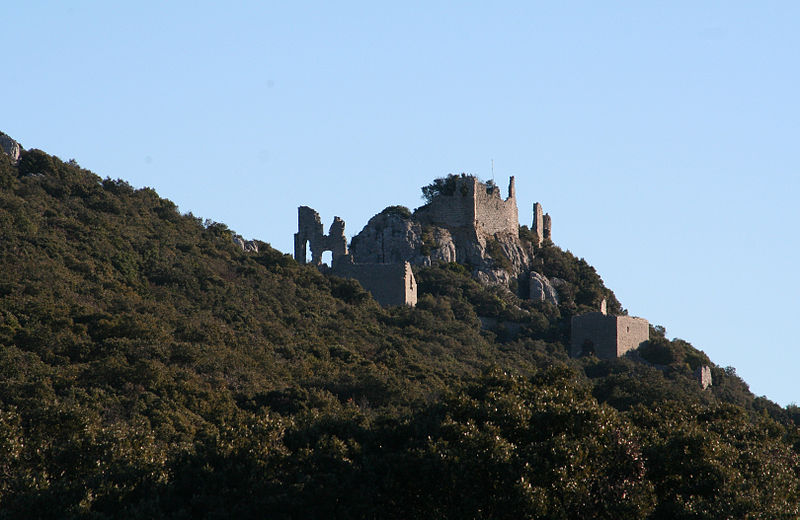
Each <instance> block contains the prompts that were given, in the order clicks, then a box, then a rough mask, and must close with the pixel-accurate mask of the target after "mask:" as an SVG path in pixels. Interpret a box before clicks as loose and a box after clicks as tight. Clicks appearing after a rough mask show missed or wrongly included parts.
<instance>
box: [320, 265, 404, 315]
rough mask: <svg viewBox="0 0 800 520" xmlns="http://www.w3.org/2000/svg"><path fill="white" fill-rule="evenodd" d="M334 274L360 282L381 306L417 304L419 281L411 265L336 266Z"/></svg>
mask: <svg viewBox="0 0 800 520" xmlns="http://www.w3.org/2000/svg"><path fill="white" fill-rule="evenodd" d="M332 273H333V274H334V275H336V276H340V277H342V278H352V279H354V280H358V282H359V283H360V284H361V286H362V287H364V289H366V290H367V291H369V292H370V294H372V297H373V298H375V300H376V301H377V302H378V303H380V304H381V305H409V306H411V307H414V306H415V305H416V304H417V281H416V279H415V278H414V273H413V272H412V270H411V264H409V263H408V262H402V263H397V264H353V263H348V262H339V263H336V264H334V267H333V269H332Z"/></svg>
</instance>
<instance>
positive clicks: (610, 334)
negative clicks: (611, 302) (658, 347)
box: [570, 312, 650, 359]
mask: <svg viewBox="0 0 800 520" xmlns="http://www.w3.org/2000/svg"><path fill="white" fill-rule="evenodd" d="M648 339H650V326H649V323H648V322H647V320H645V319H642V318H633V317H630V316H608V315H606V314H604V313H602V312H590V313H588V314H582V315H580V316H573V317H572V338H571V341H570V355H571V356H572V357H580V356H584V355H591V354H594V355H595V356H597V357H599V358H600V359H614V358H617V357H619V356H623V355H625V353H626V352H628V351H629V350H632V349H635V348H638V347H639V345H641V344H642V343H644V342H645V341H647V340H648Z"/></svg>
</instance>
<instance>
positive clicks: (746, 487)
mask: <svg viewBox="0 0 800 520" xmlns="http://www.w3.org/2000/svg"><path fill="white" fill-rule="evenodd" d="M287 218H290V216H287ZM527 233H529V231H528V230H527V228H524V227H523V228H521V229H520V238H521V239H523V240H526V236H527V235H526V234H527ZM0 239H1V240H2V248H1V249H0V518H37V517H38V518H196V517H209V518H211V517H213V518H224V517H239V518H256V517H258V518H261V517H264V516H267V517H270V518H513V517H521V518H525V517H530V518H609V519H611V518H614V519H619V518H631V519H633V518H654V519H668V518H669V519H672V518H796V517H797V515H798V513H800V511H798V499H799V498H800V495H799V493H800V476H799V475H798V467H799V466H798V464H797V462H798V459H797V457H798V450H800V436H798V429H797V424H798V421H800V413H798V409H797V408H796V407H789V408H781V407H779V406H777V405H775V404H774V403H772V402H770V401H768V400H766V399H764V398H755V397H754V396H753V395H752V394H751V393H750V392H749V389H748V387H747V385H746V384H745V383H744V382H743V381H742V380H741V379H740V378H739V377H738V376H737V375H736V373H735V370H734V369H732V368H730V367H728V368H720V367H717V366H715V365H713V363H711V361H713V360H708V358H707V357H706V356H705V354H704V353H702V352H701V351H699V350H697V349H695V348H694V347H692V345H690V344H689V343H687V342H685V341H681V340H672V341H670V340H668V339H666V337H665V334H664V332H665V331H664V330H663V329H661V328H659V327H655V328H654V329H653V330H652V331H651V340H650V342H649V343H648V344H647V345H645V346H643V347H642V348H640V349H639V352H638V353H637V355H636V356H633V357H630V358H622V359H617V360H613V361H599V360H597V359H596V358H592V357H589V358H581V359H579V360H571V359H569V358H568V357H567V354H566V345H567V344H568V339H569V323H570V318H571V317H572V316H573V315H574V314H577V313H581V312H585V311H587V310H593V309H594V306H595V305H596V303H597V302H598V301H599V300H601V299H602V298H606V299H608V301H609V308H610V311H611V312H613V313H622V312H624V311H623V308H622V306H621V305H620V303H619V302H618V301H617V300H616V298H614V295H613V293H612V292H611V291H610V290H608V289H607V288H605V287H604V285H603V283H602V280H601V278H600V277H599V276H598V274H597V273H596V272H595V270H594V269H593V268H592V267H591V266H590V265H589V264H588V263H587V262H586V261H584V260H583V259H578V258H576V257H575V256H573V255H572V254H571V253H569V252H565V251H562V250H561V249H559V248H557V247H555V246H553V245H552V244H550V243H546V244H544V245H543V246H542V247H541V248H537V249H536V257H535V259H534V262H535V263H534V269H536V270H537V271H539V272H541V273H542V274H543V275H545V276H548V277H557V278H559V279H561V280H563V281H564V283H563V285H562V286H561V287H559V296H560V298H559V303H558V305H553V304H551V303H547V302H531V301H527V300H520V299H518V298H517V297H516V296H515V295H514V294H512V293H511V292H510V291H508V290H506V289H504V288H501V287H486V286H484V285H481V284H479V283H478V282H476V281H475V280H473V278H472V277H471V276H470V273H469V271H468V270H467V269H466V268H465V267H464V266H461V265H459V264H455V263H440V264H436V265H434V266H432V267H427V268H422V267H420V268H415V275H416V277H417V281H418V283H419V302H418V304H417V307H416V308H414V309H410V308H406V307H390V308H382V307H381V306H379V305H378V304H377V303H375V301H374V300H373V299H372V298H371V296H370V295H369V293H367V292H365V291H364V290H363V289H362V288H361V287H360V286H359V285H358V283H356V282H354V281H351V280H344V279H340V278H336V277H332V276H326V275H323V274H321V273H320V272H319V271H318V270H317V269H315V268H314V267H311V266H300V265H298V264H297V263H296V262H295V261H294V260H293V259H291V258H290V257H289V256H288V255H284V254H282V253H280V252H278V251H276V250H274V249H272V248H271V247H270V246H269V245H268V244H265V243H259V244H258V245H259V248H258V249H259V251H258V252H244V251H243V250H242V248H241V247H239V246H238V245H236V244H235V243H234V241H233V232H232V231H231V230H229V229H228V228H227V227H226V226H225V225H224V224H221V223H216V222H212V221H209V220H206V221H203V220H201V219H200V218H197V217H194V216H192V215H191V214H190V215H181V214H179V213H178V211H177V209H176V207H175V205H174V204H172V203H171V202H170V201H168V200H165V199H162V198H160V197H158V195H157V194H156V193H155V192H154V191H153V190H151V189H149V188H144V189H134V188H132V187H131V186H129V185H128V184H127V183H125V182H124V181H119V180H117V181H114V180H110V179H105V180H103V179H101V178H100V177H98V176H96V175H94V174H92V173H91V172H88V171H86V170H82V169H81V168H80V167H79V166H78V165H77V164H75V163H74V162H70V163H64V162H63V161H61V160H59V159H58V158H56V157H52V156H49V155H47V154H46V153H44V152H41V151H38V150H30V151H22V153H21V156H20V158H19V161H18V162H14V161H12V160H11V158H10V157H9V156H7V155H4V154H0ZM649 318H650V319H657V317H649ZM701 364H710V365H711V366H712V375H713V379H714V384H713V386H712V387H711V388H709V389H708V390H702V389H701V388H700V386H699V384H698V383H697V381H696V380H695V378H694V376H693V371H694V370H695V369H696V368H697V367H698V366H699V365H701Z"/></svg>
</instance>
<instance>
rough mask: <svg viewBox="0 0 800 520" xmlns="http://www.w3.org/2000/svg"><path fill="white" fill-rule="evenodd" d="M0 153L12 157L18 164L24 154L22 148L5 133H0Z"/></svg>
mask: <svg viewBox="0 0 800 520" xmlns="http://www.w3.org/2000/svg"><path fill="white" fill-rule="evenodd" d="M0 151H2V152H3V153H4V154H6V155H8V156H9V157H11V160H12V161H14V162H17V161H19V157H20V155H21V154H22V146H20V144H19V143H18V142H16V141H15V140H13V139H11V138H10V137H9V136H7V135H6V134H4V133H3V132H0Z"/></svg>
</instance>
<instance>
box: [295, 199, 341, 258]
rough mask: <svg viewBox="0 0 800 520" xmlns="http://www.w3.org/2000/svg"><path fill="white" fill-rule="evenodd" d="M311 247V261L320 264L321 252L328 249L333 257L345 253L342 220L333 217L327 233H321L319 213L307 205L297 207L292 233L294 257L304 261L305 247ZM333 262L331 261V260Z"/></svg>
mask: <svg viewBox="0 0 800 520" xmlns="http://www.w3.org/2000/svg"><path fill="white" fill-rule="evenodd" d="M307 246H308V247H311V263H313V264H314V265H320V264H321V263H322V253H324V252H325V251H330V252H331V254H332V255H333V259H334V260H336V259H337V258H339V257H340V256H344V255H346V254H347V238H345V236H344V221H343V220H342V219H340V218H339V217H333V223H332V224H331V227H330V230H329V231H328V234H327V235H325V234H323V233H322V221H321V220H320V218H319V213H317V212H316V211H314V210H313V209H311V208H309V207H308V206H300V207H299V208H297V233H295V234H294V259H295V260H297V261H298V262H299V263H301V264H305V263H306V252H307V250H306V247H307ZM331 263H333V262H331Z"/></svg>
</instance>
